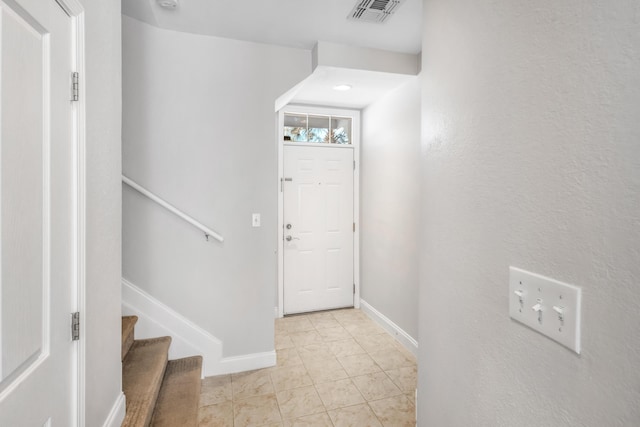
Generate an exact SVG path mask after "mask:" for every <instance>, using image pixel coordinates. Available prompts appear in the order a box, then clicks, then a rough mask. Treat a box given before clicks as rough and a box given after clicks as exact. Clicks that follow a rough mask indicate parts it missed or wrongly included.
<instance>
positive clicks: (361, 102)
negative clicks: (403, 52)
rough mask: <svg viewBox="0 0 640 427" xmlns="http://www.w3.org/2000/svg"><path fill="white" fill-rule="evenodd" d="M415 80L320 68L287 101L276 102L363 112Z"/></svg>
mask: <svg viewBox="0 0 640 427" xmlns="http://www.w3.org/2000/svg"><path fill="white" fill-rule="evenodd" d="M415 78H416V76H410V75H407V74H392V73H382V72H379V71H368V70H352V69H348V68H335V67H324V66H319V67H318V68H316V69H315V71H314V72H313V74H311V75H310V76H309V77H308V78H307V79H306V80H304V81H303V82H301V83H300V84H299V85H298V86H296V87H295V88H294V89H293V90H292V91H290V92H289V93H288V94H287V95H288V96H287V97H286V99H283V100H280V102H278V103H276V105H277V108H276V109H278V107H280V106H283V105H284V104H287V103H292V104H310V105H326V106H332V107H343V108H355V109H361V108H364V107H366V106H367V105H369V104H371V103H373V102H375V101H376V100H378V99H379V98H381V97H382V96H384V95H385V94H386V93H388V92H391V91H392V90H394V89H396V88H398V87H399V86H401V85H403V84H404V83H406V82H408V81H410V80H411V79H415ZM341 84H348V85H350V86H351V90H348V91H344V92H343V91H336V90H334V89H333V88H334V87H335V86H337V85H341ZM285 96H286V95H285Z"/></svg>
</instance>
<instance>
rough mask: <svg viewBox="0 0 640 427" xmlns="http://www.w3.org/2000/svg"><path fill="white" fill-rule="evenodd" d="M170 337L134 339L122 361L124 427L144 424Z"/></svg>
mask: <svg viewBox="0 0 640 427" xmlns="http://www.w3.org/2000/svg"><path fill="white" fill-rule="evenodd" d="M170 344H171V337H162V338H152V339H148V340H135V341H134V342H133V345H132V346H131V349H130V350H129V352H128V353H127V356H126V357H125V359H124V361H123V363H122V389H123V391H124V394H125V397H126V398H127V413H126V416H125V418H124V422H123V423H122V426H123V427H125V426H126V427H147V426H148V425H149V423H150V422H151V416H152V414H153V409H154V407H155V403H156V399H157V398H158V393H159V391H160V385H161V384H162V379H163V377H164V372H165V368H166V366H167V360H168V355H169V345H170Z"/></svg>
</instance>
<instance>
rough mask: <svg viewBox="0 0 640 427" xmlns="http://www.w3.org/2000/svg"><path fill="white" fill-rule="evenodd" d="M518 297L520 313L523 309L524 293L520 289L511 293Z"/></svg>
mask: <svg viewBox="0 0 640 427" xmlns="http://www.w3.org/2000/svg"><path fill="white" fill-rule="evenodd" d="M513 293H514V294H516V296H517V297H518V302H520V312H522V309H523V308H524V291H523V290H522V289H518V290H516V291H514V292H513Z"/></svg>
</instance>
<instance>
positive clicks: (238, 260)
mask: <svg viewBox="0 0 640 427" xmlns="http://www.w3.org/2000/svg"><path fill="white" fill-rule="evenodd" d="M310 67H311V53H310V51H306V50H302V49H292V48H282V47H276V46H270V45H263V44H257V43H249V42H241V41H236V40H229V39H222V38H215V37H207V36H197V35H192V34H186V33H179V32H174V31H168V30H161V29H158V28H154V27H151V26H149V25H147V24H143V23H141V22H139V21H136V20H134V19H131V18H128V17H123V88H124V94H123V111H124V114H123V170H124V172H125V174H126V175H127V176H129V177H130V178H132V179H133V180H135V181H136V182H138V183H139V184H141V185H143V186H145V187H146V188H148V189H150V190H151V191H153V192H154V193H156V194H157V195H159V196H160V197H162V198H164V199H165V200H167V201H169V202H170V203H172V204H174V205H175V206H177V207H179V208H180V209H181V210H183V211H185V212H186V213H188V214H189V215H191V216H193V217H194V218H196V219H197V220H199V221H200V222H202V223H204V224H206V225H208V226H209V227H211V228H213V229H214V230H216V231H218V232H219V233H221V234H222V235H223V236H224V238H225V242H224V243H223V244H219V243H217V242H208V243H207V242H206V241H205V240H204V236H203V234H202V233H200V232H199V231H198V230H196V229H195V228H193V227H192V226H191V225H189V224H187V223H186V222H184V221H182V220H180V219H177V218H176V217H175V216H174V215H173V214H171V213H169V212H168V211H166V210H164V209H162V208H160V207H159V206H157V205H156V204H154V203H153V202H151V201H149V200H148V199H145V198H144V197H142V196H141V195H140V194H138V193H136V192H134V191H133V190H131V189H130V188H128V187H125V189H124V193H123V204H124V205H123V276H124V277H125V278H127V279H129V280H130V281H131V282H132V283H133V284H135V285H137V286H139V287H140V288H142V289H143V290H145V291H146V292H148V293H150V294H151V295H152V296H154V297H155V298H157V299H158V300H160V301H162V302H163V303H165V304H166V305H168V306H170V307H171V308H172V309H174V310H175V311H177V312H178V313H180V314H182V315H183V316H185V317H187V318H189V319H190V320H191V321H193V322H194V323H196V324H197V325H199V326H200V327H202V328H204V329H205V330H207V331H208V332H210V333H211V334H213V335H214V336H216V337H217V338H219V339H221V340H222V341H223V342H224V356H235V355H243V354H250V353H259V352H264V351H270V350H273V316H274V301H275V293H276V281H277V275H276V249H277V240H276V223H277V191H278V185H277V151H276V143H275V138H274V137H275V127H276V119H275V113H274V102H275V100H276V98H277V97H278V96H280V95H281V94H282V93H284V92H285V91H287V90H288V89H289V88H291V87H292V86H294V85H295V84H297V83H298V82H300V81H301V80H302V79H304V78H305V77H307V76H308V75H309V73H310V72H311V69H310ZM254 212H256V213H261V214H262V227H260V228H253V227H252V226H251V214H252V213H254Z"/></svg>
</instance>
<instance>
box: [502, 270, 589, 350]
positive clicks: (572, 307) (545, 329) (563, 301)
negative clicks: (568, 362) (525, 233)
mask: <svg viewBox="0 0 640 427" xmlns="http://www.w3.org/2000/svg"><path fill="white" fill-rule="evenodd" d="M581 299H582V289H581V288H579V287H577V286H574V285H569V284H567V283H562V282H559V281H557V280H554V279H550V278H549V277H544V276H541V275H539V274H535V273H530V272H528V271H524V270H521V269H519V268H516V267H509V316H511V318H512V319H515V320H517V321H518V322H521V323H524V324H525V325H527V326H528V327H530V328H531V329H533V330H536V331H538V332H540V333H541V334H543V335H546V336H547V337H549V338H551V339H552V340H554V341H557V342H559V343H560V344H562V345H564V346H566V347H569V348H570V349H571V350H573V351H575V352H576V353H578V354H580V305H581ZM538 304H539V306H538V307H539V308H540V311H536V310H535V309H534V307H536V306H537V305H538ZM559 311H561V312H562V313H559ZM561 316H562V320H561V319H560V317H561Z"/></svg>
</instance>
